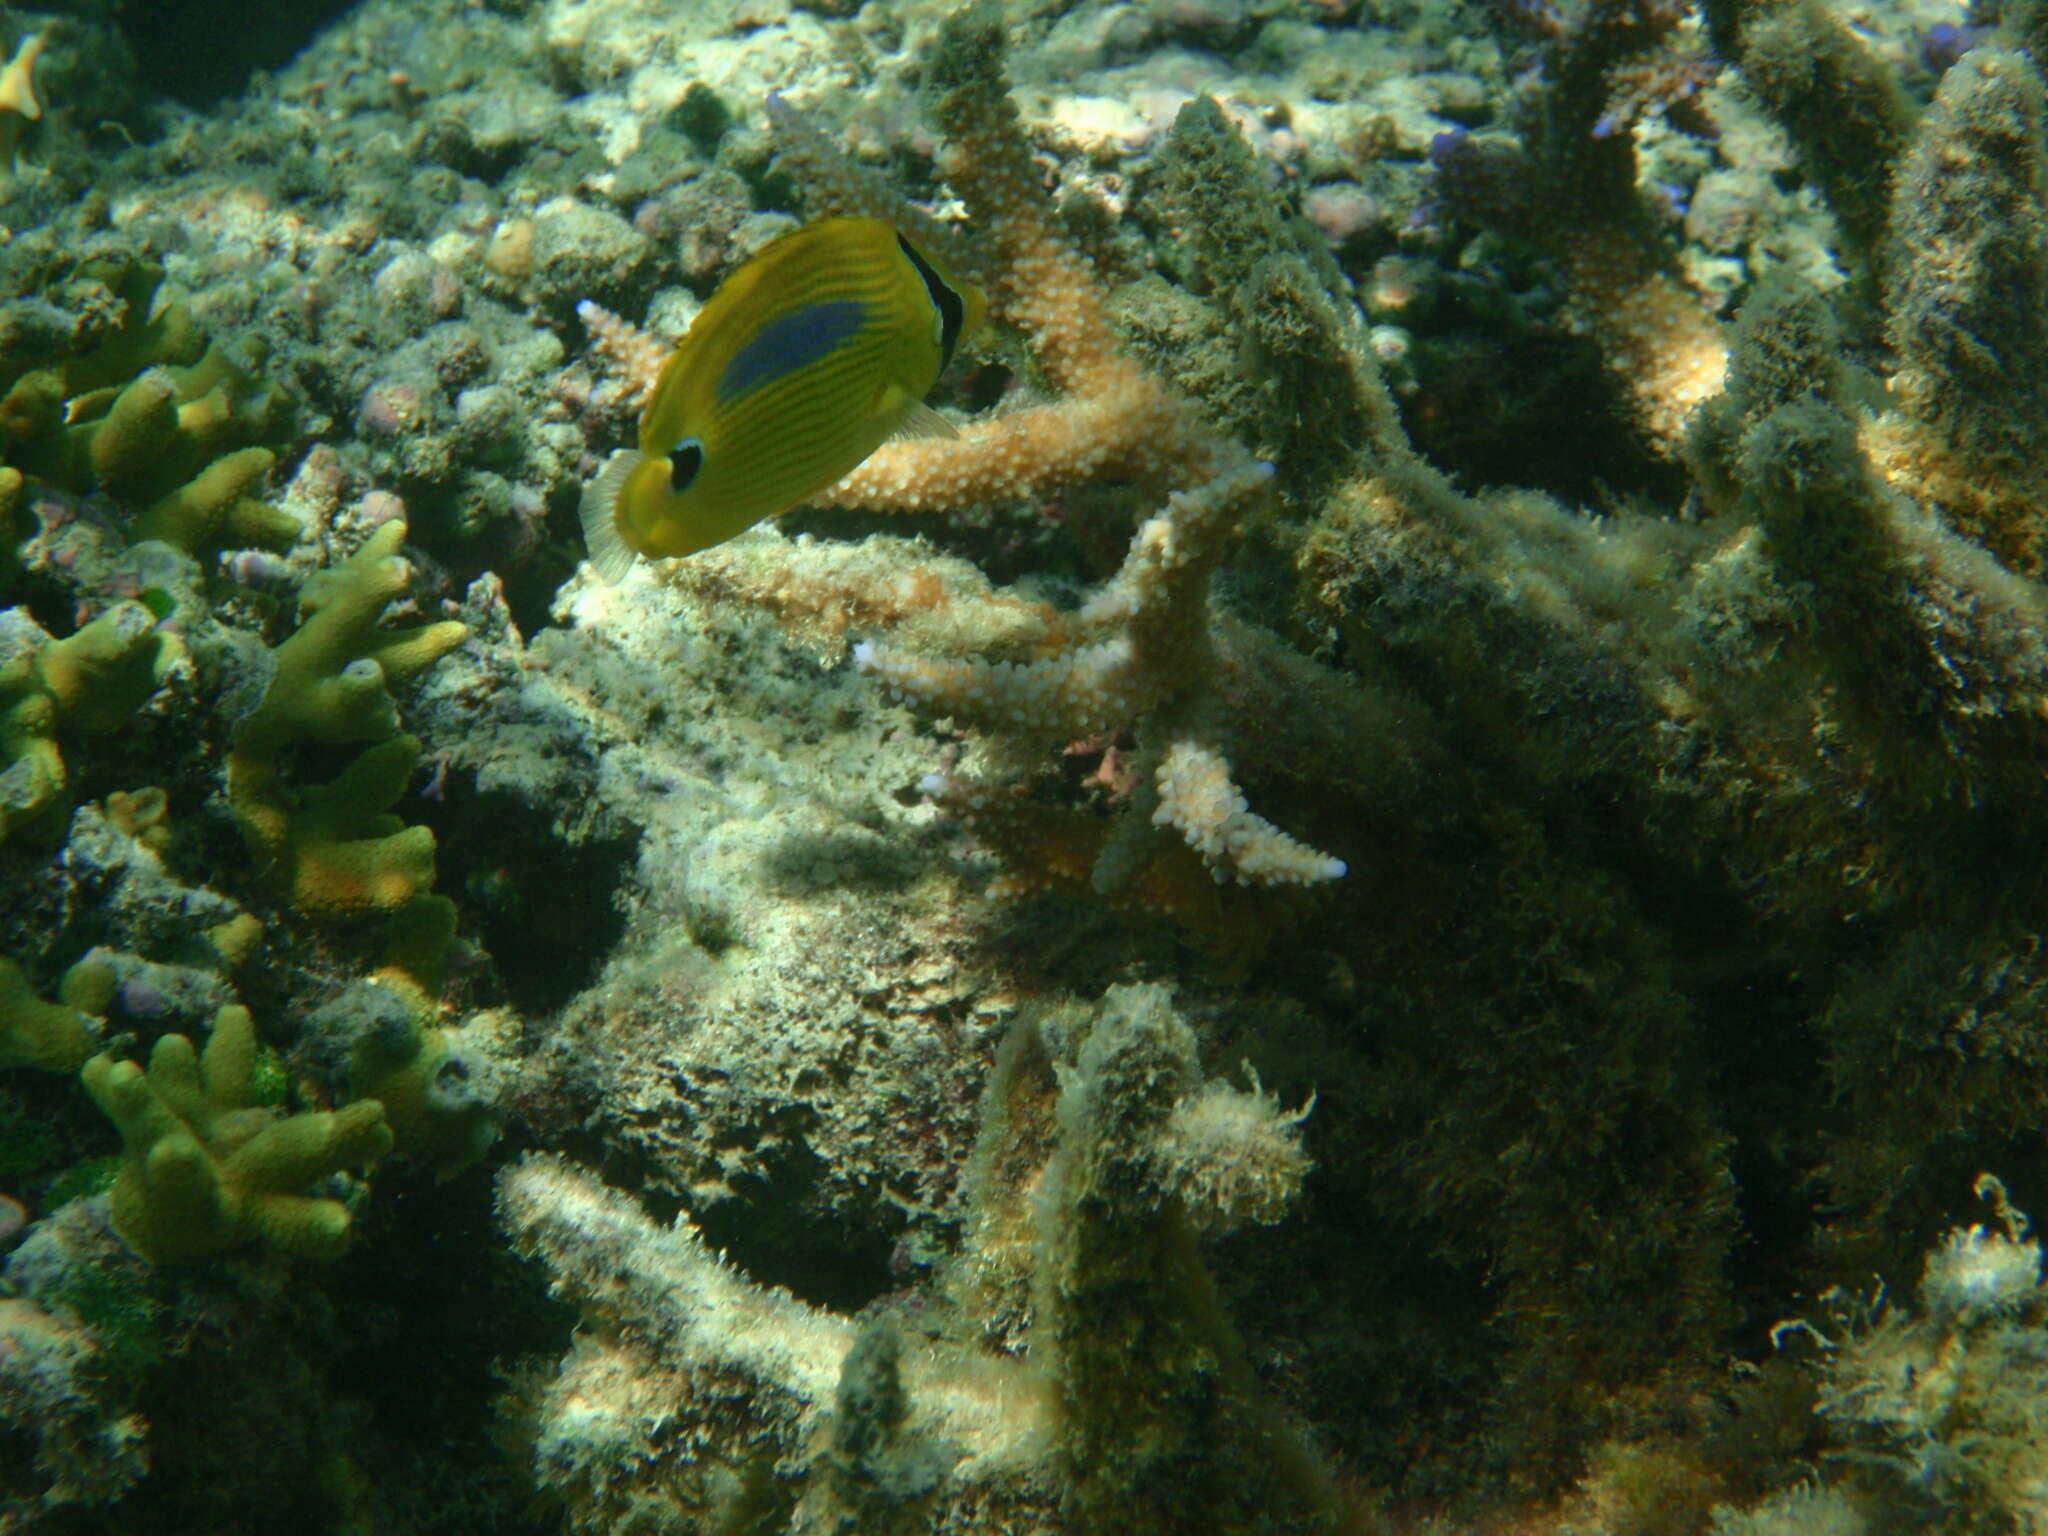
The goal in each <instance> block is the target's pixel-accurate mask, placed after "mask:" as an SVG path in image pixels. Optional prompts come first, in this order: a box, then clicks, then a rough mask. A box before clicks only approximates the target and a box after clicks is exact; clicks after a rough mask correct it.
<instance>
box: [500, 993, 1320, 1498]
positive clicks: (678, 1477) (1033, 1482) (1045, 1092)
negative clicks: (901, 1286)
mask: <svg viewBox="0 0 2048 1536" xmlns="http://www.w3.org/2000/svg"><path fill="white" fill-rule="evenodd" d="M1305 1113H1306V1110H1302V1111H1296V1112H1292V1113H1290V1112H1288V1111H1286V1110H1284V1109H1282V1108H1281V1106H1280V1105H1279V1104H1278V1103H1277V1101H1275V1100H1274V1099H1273V1098H1271V1097H1270V1096H1269V1095H1266V1094H1264V1093H1262V1092H1259V1091H1258V1089H1257V1085H1256V1083H1254V1085H1253V1090H1252V1091H1251V1092H1249V1093H1246V1092H1242V1091H1239V1090H1236V1089H1232V1088H1229V1087H1227V1086H1226V1085H1223V1084H1220V1083H1217V1082H1214V1081H1211V1082H1207V1083H1205V1082H1204V1081H1203V1080H1202V1076H1201V1070H1200V1066H1199V1062H1198V1059H1197V1053H1196V1046H1195V1036H1194V1032H1193V1030H1192V1029H1191V1028H1190V1026H1189V1025H1188V1023H1187V1022H1186V1021H1185V1020H1184V1019H1183V1018H1182V1017H1181V1016H1180V1014H1179V1013H1178V1012H1177V1011H1176V1010H1175V1009H1174V1007H1173V1006H1172V1003H1171V1000H1170V998H1169V996H1168V994H1167V992H1166V991H1165V989H1164V988H1161V987H1155V986H1132V987H1113V988H1111V989H1110V990H1109V992H1108V993H1107V994H1106V995H1105V996H1104V997H1103V998H1102V1000H1101V1001H1100V1003H1099V1004H1097V1005H1095V1006H1093V1007H1086V1008H1083V1007H1064V1008H1056V1009H1051V1010H1048V1011H1047V1013H1046V1014H1045V1015H1044V1016H1043V1017H1041V1018H1038V1019H1034V1020H1030V1021H1027V1022H1025V1023H1023V1024H1021V1025H1020V1026H1019V1027H1018V1028H1017V1030H1015V1031H1014V1032H1013V1033H1012V1034H1011V1036H1010V1037H1009V1039H1008V1040H1007V1041H1006V1042H1005V1044H1004V1046H1003V1048H1002V1050H1001V1052H1000V1054H999V1058H998V1061H997V1065H996V1068H995V1072H994V1074H993V1076H992V1078H991V1082H990V1086H989V1089H988V1092H987V1094H986V1096H985V1098H984V1102H983V1125H982V1131H981V1136H980V1140H979V1144H978V1146H977V1150H976V1153H975V1156H974V1158H973V1160H972V1164H971V1166H970V1168H969V1180H970V1183H971V1185H972V1188H973V1197H972V1198H973V1204H974V1215H973V1220H972V1222H971V1234H970V1236H969V1238H968V1240H967V1242H966V1244H965V1245H964V1247H963V1250H962V1252H961V1253H960V1254H959V1256H958V1257H957V1258H956V1259H955V1260H954V1261H952V1263H950V1264H949V1265H948V1266H947V1268H946V1269H945V1270H944V1271H943V1272H942V1273H941V1274H940V1275H937V1276H934V1277H933V1280H932V1282H931V1283H929V1284H927V1285H926V1286H923V1287H921V1288H920V1289H919V1291H918V1292H917V1293H916V1296H915V1299H914V1300H901V1301H898V1302H897V1303H894V1304H890V1305H884V1306H881V1307H878V1308H875V1309H871V1310H870V1311H869V1312H868V1313H867V1314H865V1315H864V1317H863V1318H861V1319H858V1320H857V1319H853V1318H849V1317H845V1316H842V1315H839V1314H836V1313H833V1312H829V1311H825V1310H823V1309H821V1308H818V1307H814V1306H810V1305H807V1304H805V1303H804V1302H802V1301H799V1300H798V1299H797V1298H795V1297H794V1296H792V1295H790V1294H789V1292H787V1291H785V1290H782V1289H780V1288H777V1287H771V1286H767V1285H763V1284H760V1283H758V1282H756V1281H754V1280H752V1279H750V1278H748V1277H747V1275H746V1274H745V1273H743V1272H742V1271H741V1270H740V1269H739V1268H738V1267H736V1266H735V1265H734V1264H732V1263H731V1262H730V1261H729V1260H728V1259H727V1258H726V1257H725V1256H723V1255H721V1254H718V1253H716V1252H714V1251H713V1250H712V1249H711V1248H710V1247H709V1246H708V1245H707V1244H706V1243H705V1242H704V1240H703V1238H702V1237H701V1236H700V1235H699V1234H698V1232H697V1231H696V1230H695V1229H694V1228H693V1226H692V1225H691V1223H690V1221H689V1219H688V1218H687V1216H685V1217H681V1218H679V1219H678V1220H677V1221H676V1222H675V1224H674V1225H673V1226H670V1227H667V1228H663V1227H661V1226H658V1225H656V1224H655V1223H654V1222H653V1221H651V1220H649V1219H648V1218H647V1217H646V1216H645V1215H644V1214H642V1213H641V1212H640V1211H639V1210H638V1209H637V1208H636V1207H635V1206H634V1204H633V1203H632V1201H631V1200H629V1199H628V1198H627V1197H626V1196H624V1195H621V1194H619V1193H616V1192H615V1191H612V1190H610V1189H607V1188H605V1187H604V1186H603V1185H602V1184H600V1183H599V1182H598V1181H597V1180H596V1179H595V1178H593V1177H591V1176H590V1175H589V1174H587V1173H585V1172H583V1171H582V1170H580V1169H579V1168H577V1167H576V1166H575V1165H574V1164H571V1163H569V1162H566V1161H564V1160H562V1159H559V1158H554V1157H546V1156H538V1155H536V1156H530V1157H528V1158H527V1159H526V1160H525V1161H523V1162H521V1163H519V1164H516V1165H514V1166H513V1167H511V1168H509V1169H507V1170H506V1172H505V1173H504V1174H503V1175H502V1176H501V1178H500V1180H499V1187H498V1211H499V1217H500V1220H501V1222H502V1223H503V1225H504V1226H505V1227H506V1229H507V1230H508V1231H509V1232H510V1234H511V1236H512V1238H513V1241H514V1242H515V1244H517V1246H518V1247H519V1248H520V1249H521V1250H522V1251H524V1252H526V1253H528V1254H531V1255H533V1256H536V1257H538V1258H539V1259H540V1260H541V1262H542V1263H543V1264H545V1265H546V1266H547V1268H548V1269H549V1270H550V1271H552V1273H553V1275H554V1280H555V1286H556V1289H557V1290H558V1291H560V1292H563V1293H566V1294H567V1295H568V1296H569V1297H570V1298H571V1299H572V1300H574V1301H575V1303H576V1304H577V1305H578V1307H579V1308H580V1309H581V1310H582V1312H583V1314H584V1317H585V1321H586V1327H585V1328H584V1329H582V1330H581V1331H579V1333H578V1334H577V1338H576V1342H575V1343H574V1344H573V1345H572V1346H571V1348H570V1351H569V1353H568V1355H567V1356H566V1357H565V1358H564V1359H563V1361H562V1363H561V1365H560V1367H559V1369H558V1371H557V1373H556V1374H555V1375H554V1376H553V1377H552V1379H550V1380H548V1381H545V1382H535V1383H531V1384H529V1386H528V1388H527V1389H526V1391H525V1393H524V1394H523V1395H524V1407H525V1415H524V1416H525V1419H526V1425H527V1429H528V1432H529V1434H530V1436H531V1441H530V1443H531V1446H532V1452H533V1457H534V1463H535V1468H536V1472H537V1474H538V1477H539V1480H540V1482H541V1483H542V1484H543V1486H546V1487H548V1488H550V1489H552V1490H553V1491H554V1492H556V1493H557V1494H558V1495H559V1496H560V1497H561V1498H562V1499H563V1500H564V1502H565V1504H566V1505H567V1508H568V1513H569V1520H570V1528H571V1529H573V1530H577V1531H593V1532H595V1531H614V1530H619V1529H624V1528H626V1527H625V1526H624V1525H623V1524H621V1523H620V1521H621V1517H622V1516H625V1515H626V1514H627V1512H629V1511H631V1512H634V1515H635V1517H636V1518H640V1519H646V1518H649V1517H651V1516H654V1515H655V1514H656V1513H657V1512H659V1514H660V1516H661V1517H662V1518H663V1519H667V1520H675V1519H680V1520H681V1521H682V1522H683V1524H684V1525H687V1526H688V1528H690V1529H705V1530H710V1529H726V1528H728V1527H729V1524H730V1522H732V1521H733V1520H734V1519H735V1518H736V1517H737V1515H738V1514H739V1513H740V1512H741V1511H742V1510H744V1512H745V1514H746V1517H747V1528H748V1529H750V1530H758V1531H763V1532H767V1531H783V1532H787V1533H790V1536H797V1533H809V1532H826V1531H841V1530H849V1529H858V1530H861V1531H863V1532H870V1533H878V1536H879V1533H898V1532H900V1533H903V1536H911V1533H919V1536H922V1533H926V1532H932V1531H967V1530H973V1531H987V1532H1016V1533H1020V1536H1021V1533H1023V1532H1027V1531H1030V1532H1052V1531H1060V1530H1068V1529H1090V1530H1132V1531H1138V1530H1194V1529H1202V1530H1207V1531H1212V1532H1215V1533H1217V1536H1255V1533H1256V1536H1265V1533H1277V1532H1280V1531H1298V1530H1302V1529H1308V1528H1314V1529H1318V1530H1330V1531H1333V1532H1340V1531H1345V1530H1352V1529H1358V1528H1360V1527H1359V1525H1358V1519H1357V1514H1356V1511H1354V1510H1353V1509H1352V1508H1351V1506H1350V1504H1349V1502H1348V1501H1347V1499H1346V1498H1345V1496H1344V1495H1342V1494H1341V1493H1340V1492H1339V1491H1338V1490H1337V1489H1336V1487H1335V1485H1334V1484H1333V1483H1332V1481H1331V1480H1330V1478H1329V1476H1328V1474H1327V1473H1326V1472H1325V1471H1324V1470H1323V1468H1322V1467H1321V1465H1320V1463H1319V1462H1318V1461H1317V1459H1316V1457H1315V1455H1314V1453H1313V1452H1312V1451H1311V1450H1310V1449H1309V1448H1308V1447H1307V1445H1306V1444H1305V1443H1303V1442H1302V1441H1301V1440H1300V1438H1299V1437H1298V1436H1297V1435H1296V1434H1295V1432H1294V1430H1293V1428H1292V1427H1291V1426H1290V1425H1289V1424H1288V1423H1287V1421H1286V1420H1285V1419H1284V1417H1283V1416H1282V1415H1281V1414H1280V1413H1279V1412H1278V1411H1277V1410H1275V1409H1274V1408H1272V1407H1271V1406H1270V1405H1269V1404H1267V1403H1266V1401H1265V1400H1264V1398H1263V1397H1262V1396H1261V1394H1260V1393H1259V1391H1258V1388H1257V1385H1256V1383H1255V1381H1254V1378H1253V1375H1252V1372H1251V1369H1250V1366H1249V1364H1248V1363H1247V1361H1246V1359H1245V1356H1244V1351H1243V1347H1242V1345H1241V1344H1240V1342H1239V1341H1238V1339H1237V1337H1236V1335H1235V1333H1234V1331H1233V1330H1232V1328H1231V1326H1230V1324H1229V1322H1228V1321H1227V1319H1226V1318H1225V1316H1224V1313H1223V1308H1222V1305H1221V1302H1220V1300H1219V1299H1218V1297H1217V1296H1216V1293H1215V1289H1214V1286H1213V1283H1212V1282H1211V1281H1210V1279H1209V1277H1208V1274H1207V1272H1206V1270H1205V1269H1204V1268H1203V1265H1202V1261H1201V1258H1200V1256H1199V1253H1198V1251H1197V1249H1196V1247H1195V1243H1194V1235H1195V1234H1196V1232H1198V1231H1200V1232H1206V1233H1214V1232H1223V1231H1229V1230H1234V1229H1238V1228H1242V1227H1245V1226H1247V1225H1260V1224H1268V1223H1271V1222H1275V1221H1278V1220H1280V1219H1282V1218H1283V1217H1284V1216H1285V1215H1286V1214H1287V1212H1288V1211H1289V1210H1290V1209H1291V1208H1292V1207H1293V1205H1294V1203H1295V1201H1296V1199H1297V1198H1298V1196H1299V1194H1300V1189H1301V1182H1302V1178H1303V1176H1304V1175H1305V1173H1306V1172H1307V1168H1308V1160H1307V1158H1306V1157H1305V1155H1304V1154H1303V1153H1302V1151H1301V1148H1300V1144H1299V1141H1298V1135H1297V1127H1298V1125H1299V1122H1300V1120H1301V1118H1302V1117H1303V1115H1304V1114H1305ZM1077 1516H1078V1523H1077ZM647 1528H650V1529H651V1528H654V1527H652V1526H649V1527H647ZM660 1528H662V1529H667V1528H669V1526H668V1525H666V1524H663V1525H661V1527H660Z"/></svg>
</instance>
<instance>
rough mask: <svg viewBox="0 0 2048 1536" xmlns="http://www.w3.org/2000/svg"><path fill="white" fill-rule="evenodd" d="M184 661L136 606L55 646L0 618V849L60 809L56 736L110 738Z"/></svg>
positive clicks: (61, 770)
mask: <svg viewBox="0 0 2048 1536" xmlns="http://www.w3.org/2000/svg"><path fill="white" fill-rule="evenodd" d="M184 659H185V647H184V643H183V642H182V641H181V640H180V639H179V638H178V636H177V635H176V634H174V633H172V632H171V631H169V630H167V629H164V628H162V627H161V626H159V624H158V622H157V616H156V615H155V614H154V613H153V612H151V611H150V609H149V608H148V607H147V606H145V605H144V604H142V603H139V602H123V603H116V604H115V605H114V606H113V607H111V608H109V609H107V611H106V612H104V613H102V614H101V615H100V616H99V617H98V618H96V619H94V620H93V621H92V622H91V623H89V624H86V625H84V626H83V627H81V628H80V629H79V630H77V631H76V632H75V633H73V634H70V635H67V636H65V637H64V638H63V639H62V640H52V639H51V638H50V637H49V636H48V635H47V634H45V633H44V632H43V631H42V630H41V629H40V628H39V627H38V626H37V625H36V623H35V621H34V620H33V619H31V618H29V616H28V615H27V613H26V612H24V611H23V610H21V609H18V608H13V609H9V610H7V611H6V613H4V614H0V761H4V763H5V766H4V767H0V841H5V840H6V839H7V838H8V837H10V836H12V835H14V834H16V833H18V832H21V831H25V830H27V829H29V828H32V827H37V826H48V825H50V824H51V823H52V822H53V821H54V820H55V819H57V818H60V817H61V816H62V815H63V813H64V812H65V811H66V810H67V809H69V805H70V798H69V795H68V793H67V790H68V787H69V785H70V782H71V775H70V770H69V769H67V768H66V767H65V763H64V755H63V752H62V751H61V749H60V748H59V746H58V741H57V735H58V732H59V730H60V729H68V730H74V731H83V732H87V733H90V734H95V735H100V736H105V735H109V734H111V733H112V732H114V731H117V730H119V729H120V727H121V725H122V723H123V722H124V721H125V720H127V718H128V717H129V716H130V715H132V714H133V713H134V712H135V711H136V710H137V709H139V708H140V707H141V706H142V705H143V704H144V703H145V702H146V701H147V700H148V699H149V697H150V696H151V695H152V694H154V693H155V692H156V691H157V690H158V689H159V688H160V687H162V686H163V685H164V684H165V682H167V681H168V680H169V678H170V677H171V676H172V674H173V673H174V672H176V671H177V670H178V668H179V666H180V664H181V663H182V662H183V661H184Z"/></svg>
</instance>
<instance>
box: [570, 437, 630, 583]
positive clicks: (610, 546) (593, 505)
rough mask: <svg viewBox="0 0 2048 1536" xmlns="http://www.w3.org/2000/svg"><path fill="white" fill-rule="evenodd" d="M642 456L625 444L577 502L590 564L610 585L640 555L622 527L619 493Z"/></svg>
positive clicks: (620, 578) (615, 581)
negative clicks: (620, 522)
mask: <svg viewBox="0 0 2048 1536" xmlns="http://www.w3.org/2000/svg"><path fill="white" fill-rule="evenodd" d="M642 457H643V455H641V454H639V453H636V452H634V451H633V450H632V449H630V448H622V449H620V450H619V451H618V452H617V453H615V454H613V455H612V456H611V457H610V458H609V459H607V460H605V465H604V468H603V469H601V470H599V471H598V472H597V478H596V479H594V480H592V481H591V482H590V484H588V485H586V486H585V487H583V500H582V501H581V502H580V503H579V504H578V506H577V512H578V513H579V514H580V515H581V517H582V519H583V547H584V548H585V549H587V550H589V552H590V564H591V566H592V567H593V568H594V569H595V570H596V572H597V579H598V580H599V581H601V582H603V583H604V584H605V585H606V586H608V587H610V586H616V585H617V584H618V583H619V582H620V581H622V580H624V579H625V575H626V572H628V571H630V570H631V569H632V568H633V561H634V560H635V559H636V558H638V557H637V555H636V554H635V552H634V549H633V546H632V545H630V544H628V543H627V542H626V536H625V535H624V534H623V533H621V532H620V531H619V495H620V493H621V492H623V491H624V490H625V488H626V477H627V476H628V475H630V474H632V473H633V471H634V470H635V469H636V468H637V467H638V466H639V464H640V461H641V459H642Z"/></svg>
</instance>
